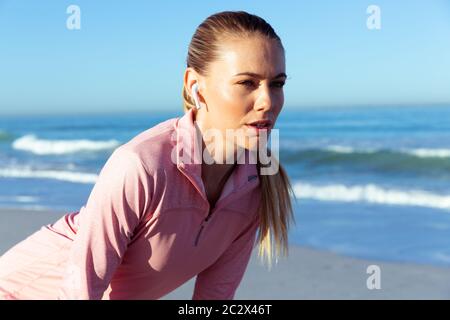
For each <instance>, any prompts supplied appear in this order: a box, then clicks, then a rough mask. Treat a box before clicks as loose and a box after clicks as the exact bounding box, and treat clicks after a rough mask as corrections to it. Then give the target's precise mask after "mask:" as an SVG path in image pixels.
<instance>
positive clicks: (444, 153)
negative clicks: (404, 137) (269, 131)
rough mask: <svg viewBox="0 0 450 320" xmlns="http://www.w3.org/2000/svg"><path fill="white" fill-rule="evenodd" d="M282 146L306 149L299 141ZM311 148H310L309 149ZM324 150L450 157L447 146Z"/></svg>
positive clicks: (337, 147) (323, 148)
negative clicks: (434, 147) (388, 152)
mask: <svg viewBox="0 0 450 320" xmlns="http://www.w3.org/2000/svg"><path fill="white" fill-rule="evenodd" d="M282 147H284V148H285V149H294V150H295V149H299V148H300V149H299V150H304V149H303V148H302V147H301V146H300V144H299V143H298V142H297V141H285V142H283V143H282ZM307 150H310V149H307ZM322 150H326V151H332V152H336V153H347V154H351V153H367V154H370V153H376V152H381V151H390V152H398V153H403V154H408V155H412V156H416V157H420V158H450V149H446V148H436V149H433V148H402V149H398V150H396V149H389V148H385V149H383V148H358V147H351V146H345V145H329V146H325V147H322Z"/></svg>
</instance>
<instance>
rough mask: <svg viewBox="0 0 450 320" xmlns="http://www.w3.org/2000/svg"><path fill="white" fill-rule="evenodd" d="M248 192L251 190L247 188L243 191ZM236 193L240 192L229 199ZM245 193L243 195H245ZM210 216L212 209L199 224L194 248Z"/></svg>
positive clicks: (216, 208)
mask: <svg viewBox="0 0 450 320" xmlns="http://www.w3.org/2000/svg"><path fill="white" fill-rule="evenodd" d="M249 190H251V189H250V188H247V190H245V191H246V192H245V193H247V192H248V191H249ZM238 191H240V190H236V191H234V192H232V193H231V194H230V197H231V195H232V194H234V193H236V192H238ZM245 193H244V194H245ZM241 195H242V194H241ZM222 202H223V200H222ZM222 206H223V205H222ZM218 209H219V207H218V206H216V207H215V211H216V210H218ZM211 216H212V209H211V208H210V209H209V211H208V215H207V216H206V218H205V219H203V221H202V223H201V225H200V229H199V230H198V233H197V236H196V237H195V242H194V246H195V247H197V245H198V241H199V239H200V235H201V234H202V231H203V229H204V228H205V225H206V223H207V222H208V220H209V219H210V218H211Z"/></svg>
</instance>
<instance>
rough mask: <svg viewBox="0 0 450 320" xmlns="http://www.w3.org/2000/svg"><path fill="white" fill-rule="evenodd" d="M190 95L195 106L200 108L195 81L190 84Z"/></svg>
mask: <svg viewBox="0 0 450 320" xmlns="http://www.w3.org/2000/svg"><path fill="white" fill-rule="evenodd" d="M192 97H193V98H194V101H195V106H196V107H197V110H198V109H200V108H201V107H202V106H201V105H200V102H199V101H198V84H197V83H195V84H194V85H193V86H192Z"/></svg>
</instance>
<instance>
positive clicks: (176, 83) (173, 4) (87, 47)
mask: <svg viewBox="0 0 450 320" xmlns="http://www.w3.org/2000/svg"><path fill="white" fill-rule="evenodd" d="M71 4H75V5H78V6H79V7H80V9H81V29H80V30H69V29H68V28H67V27H66V20H67V18H68V17H69V14H68V13H66V9H67V7H68V6H69V5H71ZM372 4H374V5H377V6H379V8H380V9H381V15H380V17H381V29H378V30H376V29H375V30H370V29H368V28H367V25H366V21H367V18H368V17H369V16H370V14H368V13H367V12H366V10H367V7H368V6H369V5H372ZM224 10H245V11H248V12H250V13H254V14H257V15H259V16H261V17H263V18H264V19H265V20H266V21H268V22H269V23H270V24H271V25H272V26H273V28H274V29H275V31H276V32H277V33H278V34H279V36H280V37H281V39H282V41H283V45H284V47H285V49H286V73H287V74H288V80H287V83H286V86H285V107H286V108H298V107H309V106H312V107H314V106H343V105H344V106H345V105H351V106H362V107H364V106H368V105H408V104H415V105H417V104H419V105H421V104H423V105H426V104H450V1H448V0H430V1H425V0H421V1H419V0H395V1H394V0H374V1H363V0H350V1H335V0H333V1H332V0H329V1H317V0H316V1H313V0H310V1H302V0H295V1H294V0H293V1H285V0H283V1H273V0H272V1H265V0H264V1H263V0H255V1H242V0H239V1H234V0H227V1H93V0H73V1H64V0H59V1H54V0H41V1H23V0H11V1H1V0H0V113H1V114H8V113H48V112H51V113H63V112H69V113H72V112H92V111H95V112H108V111H110V112H113V111H124V110H142V111H145V110H157V109H163V108H169V109H171V110H177V109H178V110H181V89H182V77H183V72H184V69H185V67H186V65H185V59H186V54H187V47H188V44H189V41H190V39H191V37H192V34H193V33H194V31H195V29H196V27H197V26H198V25H199V24H200V23H201V22H202V21H203V20H204V19H205V18H206V17H207V16H209V15H211V14H213V13H216V12H219V11H224Z"/></svg>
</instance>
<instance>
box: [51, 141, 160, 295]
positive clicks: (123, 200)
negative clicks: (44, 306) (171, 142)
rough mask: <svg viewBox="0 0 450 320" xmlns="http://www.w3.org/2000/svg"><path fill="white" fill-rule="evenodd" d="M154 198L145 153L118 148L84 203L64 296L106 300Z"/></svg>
mask: <svg viewBox="0 0 450 320" xmlns="http://www.w3.org/2000/svg"><path fill="white" fill-rule="evenodd" d="M151 197H152V179H151V176H150V175H149V174H148V172H147V170H146V169H145V168H144V166H143V164H142V162H141V160H140V158H139V156H138V155H137V154H136V153H134V152H133V151H129V150H126V149H123V148H122V147H119V148H117V149H116V150H115V151H114V152H113V153H112V155H111V156H110V157H109V159H108V160H107V161H106V163H105V165H104V167H103V168H102V170H101V171H100V174H99V177H98V180H97V182H96V183H95V185H94V187H93V189H92V191H91V193H90V195H89V198H88V201H87V203H86V205H85V206H84V207H82V208H81V210H80V211H81V212H80V213H79V214H80V217H79V225H78V231H77V234H76V236H75V238H74V241H73V244H72V247H71V249H70V254H69V258H68V264H67V268H66V270H65V273H64V277H63V283H62V287H61V290H60V294H59V297H58V298H59V299H101V298H102V296H103V294H104V292H105V290H106V289H107V288H108V286H109V284H110V281H111V279H112V276H113V274H114V271H115V270H116V268H117V267H118V266H119V265H120V263H121V260H122V258H123V255H124V253H125V251H126V249H127V246H128V244H129V242H130V240H131V238H132V236H133V232H134V229H135V228H136V227H137V225H138V224H139V222H140V219H141V218H142V216H143V214H144V213H145V212H146V210H147V208H148V206H149V203H150V199H151Z"/></svg>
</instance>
